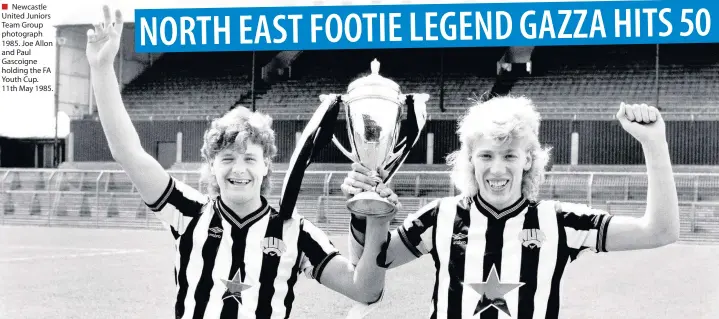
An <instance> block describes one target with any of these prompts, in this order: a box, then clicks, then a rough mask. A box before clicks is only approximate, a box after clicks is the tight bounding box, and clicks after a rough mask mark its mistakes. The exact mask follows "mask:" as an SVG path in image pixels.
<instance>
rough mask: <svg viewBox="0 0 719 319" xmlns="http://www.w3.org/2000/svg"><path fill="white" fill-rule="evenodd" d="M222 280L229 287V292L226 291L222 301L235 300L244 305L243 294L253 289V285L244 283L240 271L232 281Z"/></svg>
mask: <svg viewBox="0 0 719 319" xmlns="http://www.w3.org/2000/svg"><path fill="white" fill-rule="evenodd" d="M220 280H222V282H223V283H224V284H225V286H226V287H227V290H225V295H224V296H223V298H222V300H225V299H227V298H233V299H235V301H237V302H238V303H242V302H241V301H240V300H241V299H242V292H243V291H245V290H247V289H249V288H250V287H252V286H251V285H248V284H245V283H243V282H242V279H241V278H240V272H239V271H238V272H236V273H235V276H234V277H232V280H225V279H220Z"/></svg>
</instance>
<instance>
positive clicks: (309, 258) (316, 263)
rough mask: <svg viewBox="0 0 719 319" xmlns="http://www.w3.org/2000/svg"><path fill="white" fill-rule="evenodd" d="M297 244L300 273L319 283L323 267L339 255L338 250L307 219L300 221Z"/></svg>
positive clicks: (323, 233) (325, 235) (322, 232)
mask: <svg viewBox="0 0 719 319" xmlns="http://www.w3.org/2000/svg"><path fill="white" fill-rule="evenodd" d="M297 244H298V246H299V249H300V253H301V254H302V256H301V260H300V271H301V272H303V273H304V274H305V275H306V276H307V277H309V278H311V279H314V280H317V282H319V281H320V278H321V277H322V271H323V270H324V268H325V266H327V263H329V261H330V260H332V258H334V257H335V256H337V255H339V250H338V249H337V248H336V247H335V246H334V244H332V241H330V239H329V237H327V234H325V232H324V231H322V230H321V229H319V228H318V227H317V226H315V225H314V224H313V223H311V222H310V221H309V220H307V219H302V225H301V228H300V235H299V238H298V243H297Z"/></svg>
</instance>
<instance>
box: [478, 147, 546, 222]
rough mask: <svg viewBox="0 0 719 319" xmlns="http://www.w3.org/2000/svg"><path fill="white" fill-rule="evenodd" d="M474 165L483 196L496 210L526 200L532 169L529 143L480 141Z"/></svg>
mask: <svg viewBox="0 0 719 319" xmlns="http://www.w3.org/2000/svg"><path fill="white" fill-rule="evenodd" d="M471 149H472V153H471V154H470V155H471V159H470V162H471V164H472V166H473V168H474V178H475V179H476V182H477V186H478V190H479V195H480V196H482V198H483V199H484V200H485V201H487V203H489V204H490V205H492V206H493V207H494V208H496V209H499V210H501V209H504V208H506V207H508V206H509V205H511V204H513V203H514V202H516V201H517V200H519V198H520V197H521V196H522V179H523V176H524V172H525V171H527V170H529V169H530V168H531V167H532V157H531V156H530V154H529V153H528V152H527V151H526V150H527V141H526V139H523V138H519V139H512V140H511V141H510V142H508V143H506V142H505V143H501V142H498V141H497V140H494V139H490V138H487V137H484V136H483V137H480V138H478V139H477V140H475V141H474V142H473V143H472V147H471Z"/></svg>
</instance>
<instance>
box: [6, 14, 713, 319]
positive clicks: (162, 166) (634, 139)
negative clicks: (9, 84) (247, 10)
mask: <svg viewBox="0 0 719 319" xmlns="http://www.w3.org/2000/svg"><path fill="white" fill-rule="evenodd" d="M235 5H236V4H235ZM93 8H94V9H95V11H96V12H95V11H93V12H92V18H93V19H96V20H97V21H94V20H93V22H88V21H89V20H92V19H89V18H88V17H81V18H80V17H78V18H77V19H72V18H70V19H67V20H66V21H64V22H63V23H62V24H59V25H57V26H56V30H57V34H56V41H55V45H56V52H57V53H56V54H57V65H56V68H55V70H54V71H55V73H56V80H55V81H56V82H55V83H54V87H55V89H56V94H55V100H54V103H53V105H51V106H48V107H49V108H54V110H55V113H54V114H57V116H56V117H54V118H53V119H45V118H42V117H39V119H38V120H37V121H36V122H34V123H6V124H3V125H4V127H3V128H1V129H0V202H1V203H2V204H0V318H8V319H15V318H178V319H179V318H317V319H329V318H352V319H354V318H396V319H404V318H449V319H452V318H475V319H537V318H583V319H600V318H624V319H644V318H656V319H660V318H667V319H668V318H692V319H694V318H696V319H712V318H719V302H718V301H719V300H718V299H717V294H719V275H717V270H719V245H717V244H719V97H717V92H719V43H706V44H622V45H566V46H562V45H552V46H549V45H548V46H492V47H446V48H412V49H352V50H349V49H347V50H345V49H338V50H297V51H289V50H287V51H237V52H234V51H228V52H167V53H138V52H136V50H135V43H134V41H135V40H136V37H135V29H136V28H139V27H140V26H138V25H136V24H135V23H134V22H133V19H132V12H131V11H132V10H127V9H126V8H127V7H123V8H122V10H117V9H118V8H116V7H112V6H102V5H101V4H97V5H94V6H93ZM0 103H2V102H0ZM60 114H61V115H60ZM0 123H4V122H2V120H0ZM11 124H13V125H11ZM11 128H12V129H11Z"/></svg>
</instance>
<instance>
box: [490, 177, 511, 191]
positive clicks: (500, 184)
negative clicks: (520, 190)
mask: <svg viewBox="0 0 719 319" xmlns="http://www.w3.org/2000/svg"><path fill="white" fill-rule="evenodd" d="M486 182H487V185H489V189H491V190H493V191H496V192H497V191H502V190H504V189H505V188H506V187H507V185H509V180H508V179H492V180H490V179H488V180H486Z"/></svg>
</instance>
